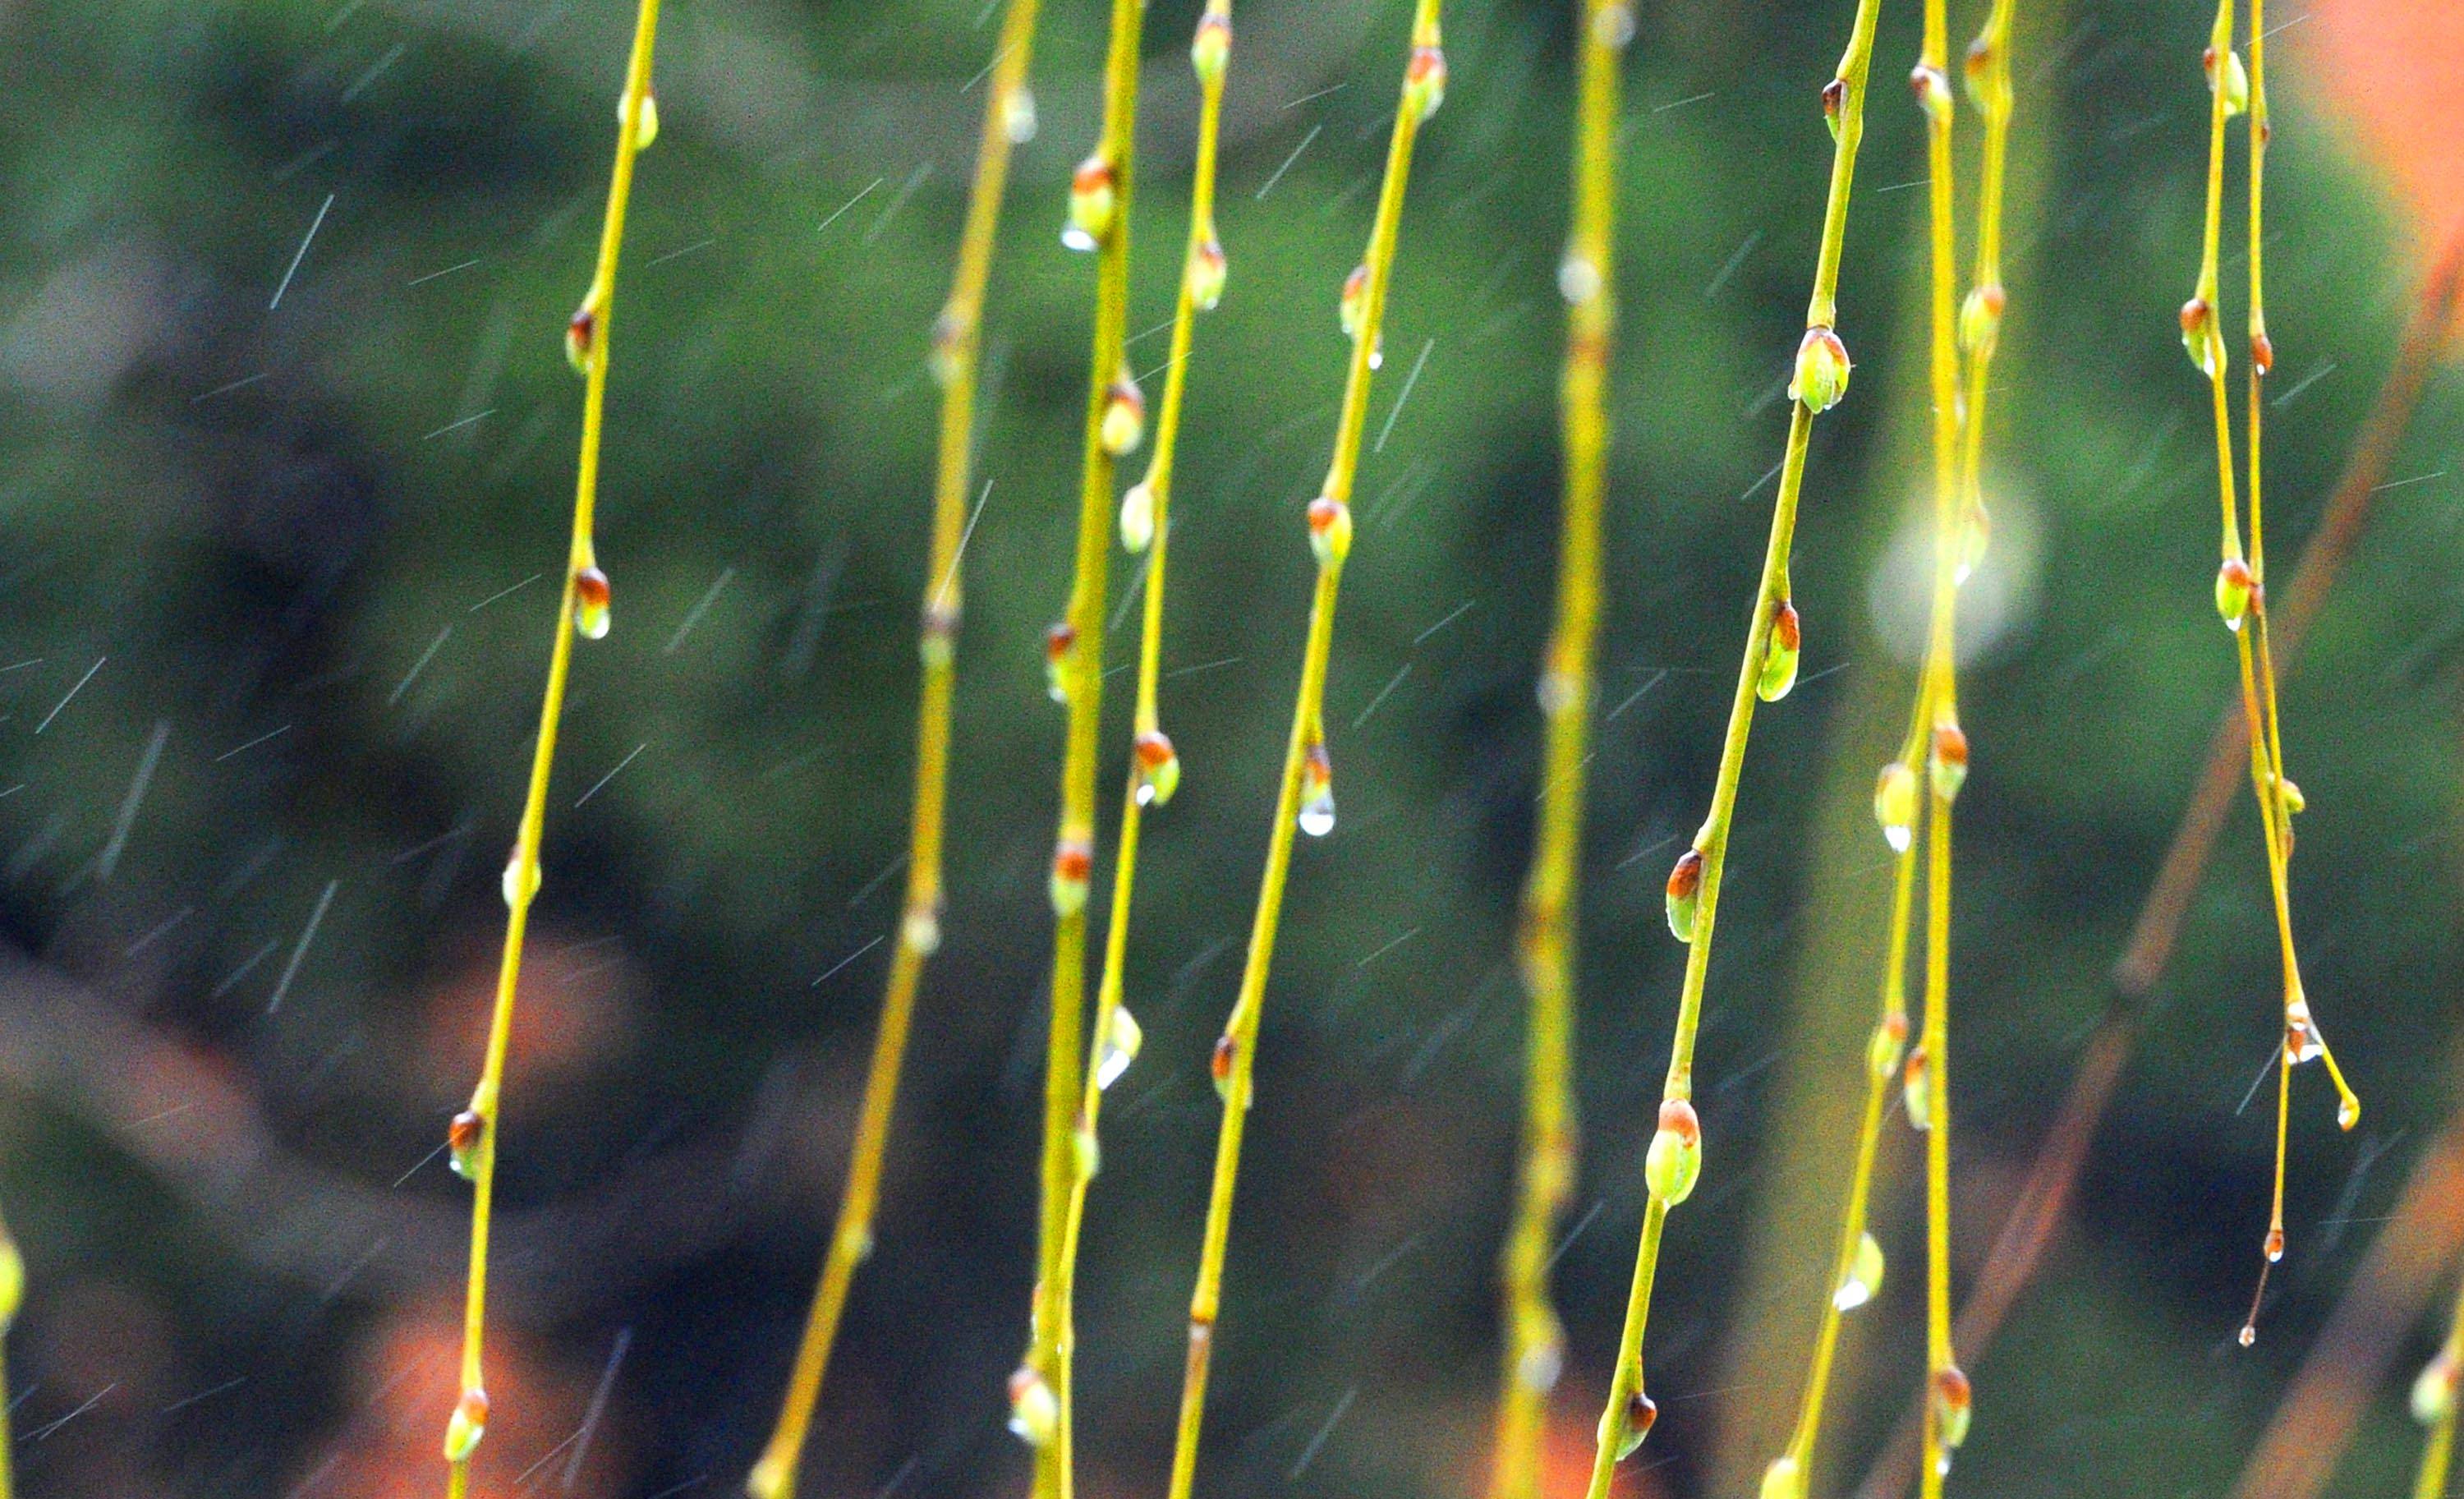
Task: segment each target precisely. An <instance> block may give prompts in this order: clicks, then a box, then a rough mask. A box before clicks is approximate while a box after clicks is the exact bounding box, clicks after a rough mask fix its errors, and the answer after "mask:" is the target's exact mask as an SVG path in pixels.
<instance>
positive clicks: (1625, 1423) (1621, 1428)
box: [1615, 1390, 1660, 1463]
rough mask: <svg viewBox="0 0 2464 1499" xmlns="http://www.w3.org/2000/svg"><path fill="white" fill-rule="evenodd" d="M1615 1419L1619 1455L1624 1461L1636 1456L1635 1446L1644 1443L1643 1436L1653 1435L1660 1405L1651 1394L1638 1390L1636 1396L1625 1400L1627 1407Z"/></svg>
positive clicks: (1658, 1418)
mask: <svg viewBox="0 0 2464 1499" xmlns="http://www.w3.org/2000/svg"><path fill="white" fill-rule="evenodd" d="M1615 1420H1616V1423H1617V1431H1616V1433H1615V1436H1616V1445H1617V1461H1618V1462H1620V1463H1622V1462H1624V1461H1625V1460H1626V1459H1627V1458H1630V1457H1632V1456H1634V1450H1635V1448H1637V1447H1639V1446H1641V1445H1642V1440H1643V1438H1645V1437H1648V1436H1650V1435H1651V1428H1652V1426H1653V1424H1654V1423H1655V1422H1658V1421H1659V1420H1660V1406H1659V1405H1658V1404H1657V1403H1655V1402H1654V1401H1653V1400H1652V1398H1651V1397H1650V1396H1648V1395H1645V1394H1643V1393H1642V1392H1641V1391H1640V1390H1637V1391H1635V1392H1634V1398H1633V1399H1631V1400H1627V1401H1626V1402H1625V1409H1624V1410H1622V1411H1619V1412H1617V1414H1616V1417H1615Z"/></svg>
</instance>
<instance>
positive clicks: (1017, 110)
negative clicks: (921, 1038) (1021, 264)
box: [745, 0, 1037, 1499]
mask: <svg viewBox="0 0 2464 1499" xmlns="http://www.w3.org/2000/svg"><path fill="white" fill-rule="evenodd" d="M1036 9H1037V0H1009V10H1008V11H1007V13H1006V14H1005V15H1004V17H1003V18H1002V21H1001V44H1000V46H1001V50H1000V51H999V52H998V53H997V54H996V55H995V56H994V60H993V71H992V85H991V89H990V91H989V92H988V93H987V95H986V96H985V99H984V121H983V130H982V134H981V137H980V140H979V144H978V146H977V149H976V176H975V182H974V185H973V186H972V187H970V188H969V189H968V193H967V219H966V228H965V230H964V231H963V233H962V234H961V237H960V239H959V243H958V266H957V276H956V278H955V280H954V283H953V285H952V286H951V288H950V299H949V301H948V302H947V303H945V304H944V305H943V307H942V309H941V315H940V317H939V318H938V319H937V320H935V323H934V325H933V345H932V352H931V360H932V368H933V375H934V378H935V380H936V381H937V382H938V383H939V385H940V387H941V415H940V439H939V441H940V453H939V460H938V462H937V464H936V465H935V475H934V483H933V542H932V559H931V562H930V565H929V567H928V569H927V571H926V574H925V585H924V603H923V619H922V627H921V634H920V641H919V646H918V654H919V656H920V657H921V659H922V663H923V687H922V692H921V694H920V700H919V703H918V706H917V711H916V715H915V793H914V812H913V822H912V826H911V828H910V847H909V854H908V865H907V893H906V899H905V900H904V902H903V903H902V904H901V906H900V915H899V923H898V947H897V950H896V952H895V953H894V954H893V955H892V957H891V963H890V979H889V982H888V985H887V987H886V990H885V992H884V993H883V996H882V1002H881V1022H880V1029H879V1030H878V1031H876V1032H875V1033H874V1036H873V1044H872V1061H871V1064H870V1067H869V1069H868V1070H867V1072H866V1074H865V1083H864V1101H863V1103H862V1105H861V1106H860V1108H859V1109H858V1111H857V1114H856V1132H855V1140H854V1143H853V1146H852V1148H851V1150H850V1152H849V1155H848V1159H847V1183H846V1185H845V1186H844V1188H842V1190H841V1193H840V1197H839V1210H838V1222H837V1223H836V1225H835V1226H834V1227H833V1228H832V1229H831V1232H830V1241H829V1247H828V1249H827V1250H826V1251H825V1255H824V1258H823V1261H822V1274H821V1283H820V1285H819V1286H818V1287H816V1288H815V1290H814V1292H813V1304H812V1311H811V1312H810V1314H809V1315H808V1316H807V1317H806V1319H805V1323H804V1334H803V1341H802V1342H801V1343H800V1344H799V1345H798V1347H797V1350H796V1363H795V1368H794V1370H793V1372H792V1373H791V1374H790V1375H789V1377H788V1380H787V1392H786V1397H785V1399H784V1400H783V1401H782V1402H781V1407H780V1411H779V1422H778V1425H777V1426H776V1427H775V1428H774V1429H773V1430H772V1432H771V1434H770V1441H769V1444H767V1445H766V1446H764V1447H763V1448H762V1452H761V1459H760V1461H759V1463H757V1464H755V1465H754V1467H753V1471H752V1473H751V1475H750V1476H749V1477H747V1479H746V1480H745V1488H746V1490H747V1491H748V1492H750V1493H751V1494H752V1495H753V1496H754V1499H789V1496H791V1495H793V1494H794V1492H795V1490H796V1469H797V1466H798V1464H799V1462H800V1461H801V1460H802V1458H803V1450H804V1441H805V1438H806V1437H807V1435H808V1434H809V1433H810V1432H811V1429H812V1423H813V1410H814V1407H815V1405H816V1404H817V1403H818V1402H819V1401H820V1400H821V1395H822V1378H823V1376H824V1374H825V1372H826V1371H827V1369H828V1367H829V1359H830V1350H831V1347H832V1345H833V1344H834V1343H835V1342H836V1341H837V1337H838V1329H839V1319H840V1316H841V1314H842V1313H843V1312H845V1311H846V1309H847V1290H848V1288H849V1286H850V1285H852V1284H853V1282H854V1280H855V1272H856V1268H857V1267H858V1266H860V1265H862V1264H863V1263H864V1261H865V1259H866V1257H867V1256H869V1254H870V1253H871V1252H872V1224H873V1215H874V1211H875V1208H876V1207H877V1205H878V1203H879V1201H880V1195H881V1170H882V1161H883V1158H884V1157H885V1156H886V1155H887V1153H888V1151H889V1147H890V1125H891V1112H892V1110H893V1109H894V1108H895V1107H896V1104H897V1098H898V1076H899V1069H900V1067H901V1065H902V1064H903V1062H904V1061H905V1058H906V1055H907V1040H908V1036H909V1034H910V1032H911V1030H912V1029H913V1024H914V1018H915V997H916V990H917V987H918V986H919V984H920V983H921V982H922V981H923V977H924V964H925V961H926V959H929V958H931V957H932V955H933V953H934V951H935V949H936V948H938V947H939V946H940V944H941V904H942V887H941V849H942V842H943V812H944V809H945V806H946V805H947V802H948V798H949V784H950V722H951V705H952V696H953V691H954V688H955V686H956V676H957V662H956V657H957V637H958V618H959V613H960V609H961V604H962V590H961V587H960V580H959V575H958V549H959V544H960V541H961V540H962V537H963V534H964V529H965V519H966V508H967V493H968V490H969V487H970V480H971V478H972V476H973V471H974V457H975V453H974V438H975V408H976V378H977V370H978V368H979V364H980V357H979V356H980V347H981V334H982V327H983V308H984V288H985V285H986V283H987V282H988V281H989V279H990V277H991V275H992V255H993V244H994V240H995V238H996V236H997V234H998V231H999V229H1000V224H1001V192H1002V188H1003V186H1004V185H1005V184H1006V182H1007V181H1008V176H1009V158H1010V148H1011V146H1013V145H1014V144H1016V143H1018V142H1019V141H1020V140H1021V139H1022V138H1023V136H1024V135H1025V134H1026V133H1027V131H1028V128H1029V122H1030V121H1032V120H1033V118H1034V107H1035V106H1034V103H1033V101H1032V99H1031V98H1030V97H1029V95H1028V94H1027V91H1026V74H1027V62H1028V58H1029V55H1030V54H1031V51H1032V49H1033V47H1034V45H1035V19H1036Z"/></svg>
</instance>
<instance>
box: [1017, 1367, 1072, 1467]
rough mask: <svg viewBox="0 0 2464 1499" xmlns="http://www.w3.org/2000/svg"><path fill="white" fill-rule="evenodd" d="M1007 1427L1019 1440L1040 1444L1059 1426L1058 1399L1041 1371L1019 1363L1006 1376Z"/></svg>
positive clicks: (1055, 1431) (1029, 1443) (1050, 1437)
mask: <svg viewBox="0 0 2464 1499" xmlns="http://www.w3.org/2000/svg"><path fill="white" fill-rule="evenodd" d="M1009 1429H1010V1431H1011V1433H1012V1434H1013V1435H1015V1436H1016V1437H1017V1438H1018V1439H1019V1440H1020V1441H1021V1442H1023V1443H1025V1444H1027V1445H1028V1446H1031V1447H1041V1446H1044V1445H1045V1444H1048V1443H1050V1442H1051V1441H1052V1438H1053V1436H1054V1434H1055V1433H1057V1432H1058V1431H1059V1430H1060V1429H1061V1401H1060V1400H1057V1399H1055V1398H1054V1396H1053V1394H1052V1386H1051V1385H1050V1384H1048V1383H1046V1382H1045V1378H1044V1375H1043V1373H1042V1371H1040V1370H1037V1369H1035V1368H1033V1367H1031V1366H1029V1365H1025V1364H1021V1365H1020V1366H1019V1367H1018V1369H1017V1370H1016V1371H1015V1372H1013V1373H1012V1374H1011V1375H1010V1377H1009Z"/></svg>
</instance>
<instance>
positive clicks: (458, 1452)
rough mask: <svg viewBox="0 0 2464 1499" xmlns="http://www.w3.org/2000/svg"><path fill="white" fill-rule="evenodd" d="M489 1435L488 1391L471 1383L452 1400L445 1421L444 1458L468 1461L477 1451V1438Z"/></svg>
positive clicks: (453, 1461) (457, 1461)
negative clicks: (451, 1407) (450, 1408)
mask: <svg viewBox="0 0 2464 1499" xmlns="http://www.w3.org/2000/svg"><path fill="white" fill-rule="evenodd" d="M487 1434H488V1392H487V1391H485V1390H482V1389H479V1388H477V1387H476V1386H473V1388H471V1389H467V1390H464V1391H463V1392H462V1398H461V1399H460V1400H455V1401H454V1402H453V1414H452V1415H451V1417H449V1418H447V1420H446V1422H445V1461H447V1462H448V1463H467V1462H469V1461H470V1460H471V1454H472V1453H473V1452H475V1451H477V1450H478V1447H479V1439H480V1438H481V1437H484V1436H486V1435H487Z"/></svg>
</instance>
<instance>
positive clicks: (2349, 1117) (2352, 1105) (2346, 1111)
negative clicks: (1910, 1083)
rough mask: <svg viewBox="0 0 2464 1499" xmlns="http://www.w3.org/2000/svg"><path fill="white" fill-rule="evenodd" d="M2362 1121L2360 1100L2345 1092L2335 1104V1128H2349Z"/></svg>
mask: <svg viewBox="0 0 2464 1499" xmlns="http://www.w3.org/2000/svg"><path fill="white" fill-rule="evenodd" d="M2361 1122H2362V1101H2361V1100H2360V1099H2358V1098H2356V1097H2354V1096H2353V1095H2352V1094H2350V1093H2346V1094H2345V1095H2344V1096H2343V1099H2342V1100H2341V1101H2339V1102H2338V1103H2337V1105H2336V1128H2338V1129H2340V1130H2349V1129H2351V1128H2352V1127H2353V1126H2354V1125H2356V1124H2359V1123H2361Z"/></svg>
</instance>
